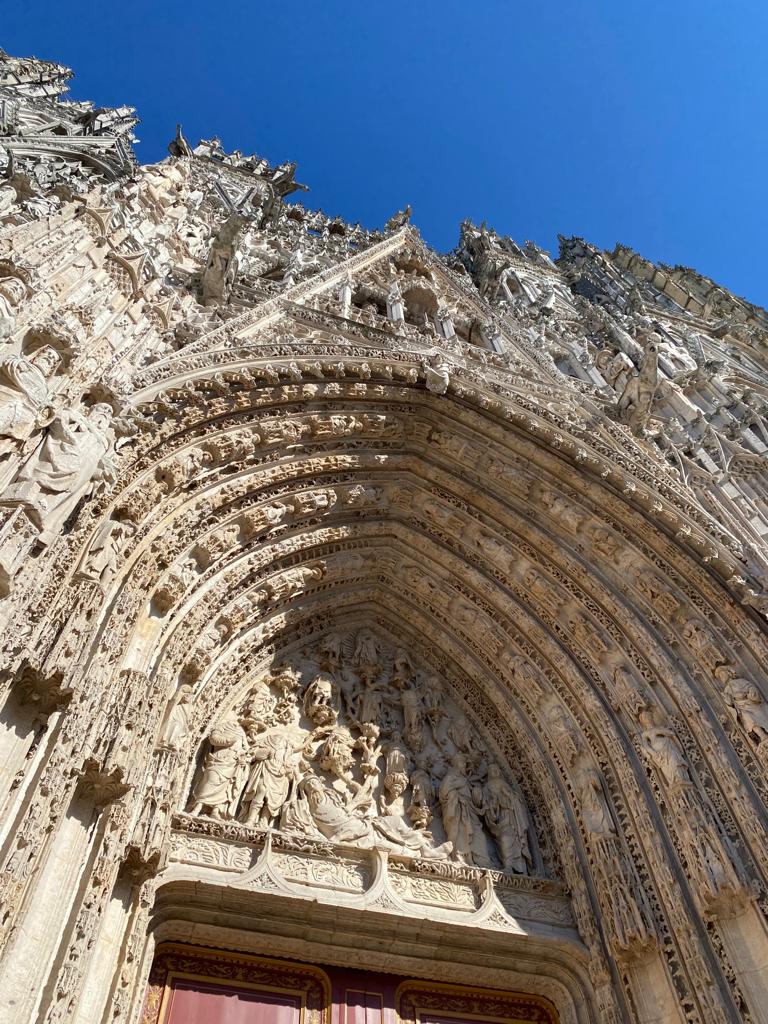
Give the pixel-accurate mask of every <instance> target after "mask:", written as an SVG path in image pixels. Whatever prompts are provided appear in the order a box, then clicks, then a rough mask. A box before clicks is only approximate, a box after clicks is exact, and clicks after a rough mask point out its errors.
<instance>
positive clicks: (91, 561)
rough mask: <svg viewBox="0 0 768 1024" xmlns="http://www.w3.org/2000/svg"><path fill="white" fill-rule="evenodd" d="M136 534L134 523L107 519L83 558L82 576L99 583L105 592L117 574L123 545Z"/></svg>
mask: <svg viewBox="0 0 768 1024" xmlns="http://www.w3.org/2000/svg"><path fill="white" fill-rule="evenodd" d="M134 533H136V526H135V524H134V523H130V522H127V521H126V520H124V519H107V520H106V521H105V522H104V523H102V525H101V527H100V529H99V531H98V533H97V534H96V536H95V537H94V539H93V542H92V544H91V546H90V548H89V549H88V552H87V554H86V555H85V557H84V558H83V561H82V563H81V566H80V568H79V570H78V574H79V575H80V576H83V577H85V578H86V579H89V580H93V581H94V582H96V583H98V584H99V586H100V587H101V589H102V590H105V589H106V588H107V587H108V586H109V584H110V583H111V582H112V580H113V578H114V576H115V573H116V572H117V562H118V557H119V555H120V551H121V549H122V546H123V543H124V542H125V541H126V540H127V539H128V538H129V537H132V536H133V535H134Z"/></svg>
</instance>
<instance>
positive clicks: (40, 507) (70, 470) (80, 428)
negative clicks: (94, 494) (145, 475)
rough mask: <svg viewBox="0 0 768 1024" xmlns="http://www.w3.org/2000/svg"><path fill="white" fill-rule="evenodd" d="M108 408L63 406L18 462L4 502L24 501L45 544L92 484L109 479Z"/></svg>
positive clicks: (110, 439)
mask: <svg viewBox="0 0 768 1024" xmlns="http://www.w3.org/2000/svg"><path fill="white" fill-rule="evenodd" d="M111 421H112V407H111V406H109V405H107V404H106V403H100V404H98V405H94V406H93V408H92V409H90V410H89V412H88V413H87V414H85V415H84V414H83V413H80V412H74V411H72V410H70V409H64V410H62V411H61V412H60V413H58V414H57V416H56V418H55V419H54V420H53V422H52V423H51V425H50V426H49V427H48V429H47V431H46V434H45V437H44V438H43V440H42V441H41V443H40V445H39V446H38V448H37V449H36V450H35V451H34V452H33V453H32V455H31V456H30V457H29V459H28V460H27V462H25V463H24V465H23V466H22V467H21V470H20V471H19V473H18V475H17V477H16V480H15V481H14V482H13V484H12V485H11V487H10V488H9V490H8V492H7V494H6V496H5V498H4V500H5V502H6V503H12V504H21V505H24V506H25V507H26V508H27V509H28V510H29V512H30V514H31V515H32V517H33V519H34V520H35V521H36V524H37V525H38V527H39V528H41V529H42V533H41V534H40V541H41V542H42V543H49V542H50V540H52V539H53V537H55V536H56V534H57V533H59V531H60V530H61V527H62V526H63V525H64V523H65V522H66V520H67V519H68V518H69V516H70V515H71V513H72V512H73V511H74V509H75V507H76V506H77V504H78V502H79V501H80V499H81V498H82V497H84V496H85V495H86V494H88V493H89V492H90V491H91V490H92V489H93V487H94V485H95V484H97V483H101V482H110V483H111V482H113V481H114V479H115V476H114V473H115V470H114V465H113V462H112V459H111V452H112V446H113V443H114V434H113V432H112V428H111Z"/></svg>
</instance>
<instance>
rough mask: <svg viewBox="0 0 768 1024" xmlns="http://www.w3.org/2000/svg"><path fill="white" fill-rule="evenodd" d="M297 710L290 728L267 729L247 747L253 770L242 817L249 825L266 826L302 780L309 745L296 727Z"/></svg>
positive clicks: (247, 786)
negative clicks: (301, 756) (302, 759)
mask: <svg viewBox="0 0 768 1024" xmlns="http://www.w3.org/2000/svg"><path fill="white" fill-rule="evenodd" d="M297 726H298V711H296V712H295V714H294V718H293V721H292V722H291V723H289V724H288V725H278V726H272V727H271V728H266V729H265V730H264V731H263V732H261V733H260V734H259V735H257V736H256V738H255V739H254V740H253V742H252V743H251V744H250V746H249V748H248V757H249V758H250V760H251V769H250V772H249V774H248V780H247V782H246V784H245V788H244V790H243V801H242V810H241V812H240V817H241V818H242V820H243V821H244V822H245V824H246V825H254V824H256V823H257V822H258V824H259V825H260V826H262V827H267V826H268V825H269V824H270V823H271V822H272V821H273V820H274V819H275V817H276V816H277V815H278V814H279V813H280V811H281V810H282V808H283V805H284V804H285V802H286V800H287V799H288V794H289V791H290V788H291V783H292V782H293V781H296V780H298V778H299V774H300V773H299V758H298V757H297V755H299V754H300V753H301V752H302V750H303V749H304V746H305V743H306V736H305V734H304V733H303V732H302V731H301V730H300V729H298V728H297Z"/></svg>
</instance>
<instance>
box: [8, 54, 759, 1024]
mask: <svg viewBox="0 0 768 1024" xmlns="http://www.w3.org/2000/svg"><path fill="white" fill-rule="evenodd" d="M0 69H2V72H3V73H2V75H1V76H0V111H1V112H2V116H3V118H4V119H5V123H4V124H3V126H2V127H3V133H2V139H1V141H0V175H4V178H3V180H2V183H0V349H2V351H0V622H2V626H3V629H2V646H1V647H0V701H1V704H0V814H1V815H2V820H1V821H0V900H1V901H2V914H0V980H2V984H0V994H1V995H2V1005H3V1019H4V1020H5V1019H8V1020H9V1021H13V1022H18V1024H31V1022H33V1021H35V1022H37V1021H39V1022H45V1024H54V1022H63V1021H70V1020H71V1021H77V1022H78V1024H104V1022H105V1021H112V1022H136V1021H138V1020H139V1018H140V1013H141V1006H142V1001H143V998H144V993H145V991H146V986H147V981H148V978H149V972H150V968H151V965H152V958H153V955H154V950H155V947H156V944H157V943H158V942H162V941H164V940H166V939H168V940H179V939H184V940H185V941H190V937H191V941H194V942H196V943H198V944H200V945H208V946H216V945H223V946H226V947H227V948H230V949H240V950H242V951H243V952H247V951H251V952H254V951H256V952H262V953H265V954H266V953H271V954H272V955H275V956H284V957H289V958H291V957H292V958H295V959H299V960H301V959H311V960H315V961H318V962H323V961H325V962H328V963H332V964H340V965H344V966H353V967H354V966H356V967H363V968H371V969H376V970H380V971H392V972H396V973H397V972H399V973H403V974H406V975H411V976H414V977H429V978H432V979H433V980H451V981H463V982H465V983H467V984H482V985H486V986H488V987H492V988H502V989H503V988H506V989H517V990H522V991H524V992H530V993H532V994H534V995H540V996H543V997H545V998H546V999H548V1000H549V1001H550V1002H551V1003H552V1004H553V1005H554V1006H556V1007H557V1010H558V1013H559V1014H560V1019H561V1021H563V1022H568V1024H570V1022H577V1021H578V1022H582V1021H583V1022H586V1021H601V1022H610V1024H619V1022H624V1021H635V1022H642V1024H651V1022H661V1021H663V1022H669V1024H715V1022H735V1021H738V1020H741V1019H745V1017H746V1015H748V1019H749V1020H751V1021H754V1022H757V1021H764V1020H766V1007H767V1006H768V967H767V966H766V965H768V932H767V931H766V920H767V917H766V915H768V841H767V838H768V837H767V834H766V832H767V829H768V710H766V709H767V708H768V703H767V702H768V691H767V689H766V686H767V685H768V684H766V679H765V666H766V664H768V642H767V639H766V618H767V617H768V583H767V581H768V543H767V542H766V535H768V506H767V505H766V497H767V496H768V486H767V485H766V475H765V465H766V461H765V460H766V457H768V406H767V405H766V402H765V400H764V398H763V397H762V394H763V393H764V391H765V389H766V384H767V383H768V368H767V366H766V351H767V350H766V341H767V340H768V315H767V314H766V313H765V311H764V310H762V309H759V308H758V307H756V306H754V305H752V304H750V303H748V302H746V301H744V300H742V299H739V298H737V297H736V296H733V295H731V294H730V293H728V292H726V291H725V290H723V289H721V288H719V287H717V286H716V285H715V284H714V283H713V282H711V281H709V280H708V279H706V278H704V277H702V276H701V275H699V274H697V273H695V272H694V271H691V270H688V269H686V268H670V267H664V266H655V265H653V264H650V263H648V262H646V261H644V260H643V259H642V258H641V257H639V256H637V255H636V254H635V253H633V252H631V250H628V249H626V248H624V247H621V246H619V247H617V249H616V250H615V251H614V252H613V253H604V252H600V251H599V250H597V249H595V248H594V247H592V246H590V245H589V244H588V243H586V242H584V241H582V240H580V239H562V241H561V251H560V255H559V256H558V258H557V259H556V260H553V259H551V258H550V257H549V255H548V254H547V253H545V252H544V251H543V250H541V249H539V248H538V247H537V246H535V245H534V244H533V243H531V242H526V243H525V245H524V246H520V245H518V244H516V243H515V242H514V241H512V239H510V238H507V237H502V236H500V235H498V234H497V233H496V232H495V231H493V230H492V229H491V228H489V227H488V226H487V225H485V224H483V225H481V226H480V227H476V226H475V225H473V224H471V223H470V222H468V221H467V222H465V223H464V224H463V225H462V226H461V235H460V240H459V245H458V247H457V248H456V250H455V251H454V252H452V253H450V254H448V255H440V254H437V253H435V252H432V251H431V250H429V249H428V248H427V247H426V246H425V245H424V244H423V242H422V241H421V240H420V238H419V236H418V233H417V231H416V230H415V228H413V227H412V226H411V225H410V215H411V211H410V207H406V209H405V210H404V211H402V212H399V213H397V214H395V215H394V216H393V217H392V218H391V219H390V220H389V221H388V222H387V224H386V225H385V227H384V230H382V231H369V230H366V229H363V228H361V227H360V226H359V225H352V224H348V223H345V222H343V221H341V220H339V219H332V218H329V217H327V216H325V215H324V214H321V213H317V212H314V211H312V210H310V209H308V208H306V207H305V206H304V205H301V204H287V203H285V202H284V199H285V197H286V196H288V195H290V194H292V193H294V192H295V191H296V190H297V189H302V188H303V187H304V186H300V185H298V184H297V183H296V181H295V166H294V165H291V164H286V165H283V166H280V167H271V166H270V165H269V164H268V163H267V161H265V160H263V159H261V158H260V157H257V156H244V155H243V154H241V153H238V152H236V153H234V154H227V153H225V152H224V151H223V150H222V148H221V146H220V144H219V143H218V142H217V141H216V140H212V141H210V142H202V143H200V144H199V145H198V146H197V147H195V148H193V147H192V146H191V145H190V144H189V142H187V140H186V139H185V138H184V135H183V133H182V132H181V129H180V128H179V129H178V130H177V133H176V137H175V139H174V140H173V142H172V143H171V145H170V147H169V152H170V156H169V158H168V159H167V160H165V161H162V162H161V163H159V164H157V165H155V166H152V167H139V166H138V165H137V164H136V161H135V159H134V157H133V153H132V149H131V128H132V126H133V124H134V118H133V114H132V111H131V110H130V109H129V108H118V109H116V110H105V109H102V108H94V107H92V106H91V105H90V104H84V103H72V102H67V103H64V102H62V101H61V95H62V93H63V91H64V89H65V83H66V80H67V78H68V76H69V74H70V73H69V72H68V71H67V69H66V68H62V67H61V66H59V65H56V64H50V63H47V62H43V61H37V60H34V59H29V60H17V59H16V58H11V57H8V56H7V55H5V54H2V53H0ZM41 124H45V125H55V126H56V130H55V131H54V130H53V129H51V128H45V129H44V130H38V129H39V127H40V125H41ZM33 128H34V130H32V129H33Z"/></svg>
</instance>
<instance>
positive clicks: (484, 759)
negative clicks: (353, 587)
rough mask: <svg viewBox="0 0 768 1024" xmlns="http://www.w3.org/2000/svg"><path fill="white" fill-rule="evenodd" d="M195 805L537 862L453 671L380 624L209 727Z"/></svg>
mask: <svg viewBox="0 0 768 1024" xmlns="http://www.w3.org/2000/svg"><path fill="white" fill-rule="evenodd" d="M286 680H289V681H290V683H291V685H290V686H288V685H286ZM170 729H171V723H169V730H170ZM189 812H190V813H192V814H195V815H199V814H208V815H210V816H212V817H214V818H220V819H232V818H235V819H237V820H239V821H242V822H244V823H245V824H246V825H254V826H258V827H262V828H265V827H272V828H276V829H279V830H281V831H284V832H289V833H300V834H304V835H307V836H309V837H313V838H322V839H326V840H331V841H332V842H337V843H344V844H348V845H352V846H357V847H361V848H369V847H371V846H380V847H383V848H385V849H388V850H390V851H392V852H396V853H399V854H402V855H406V856H417V857H420V858H423V859H439V860H445V859H452V860H454V861H458V862H460V863H464V864H468V865H473V866H475V867H481V868H496V869H499V868H500V869H502V870H504V871H508V872H511V873H516V874H529V873H531V872H532V871H533V869H534V855H533V851H532V830H531V827H530V820H529V816H528V811H527V809H526V807H525V803H524V801H523V799H522V796H521V794H520V792H519V790H518V788H517V786H516V784H515V783H514V782H513V781H512V780H511V779H509V778H508V777H506V775H505V773H504V772H503V771H502V768H501V766H500V765H499V764H498V762H497V761H495V760H494V759H493V757H492V755H491V753H490V752H489V751H488V750H487V749H486V748H485V746H484V745H483V744H482V743H481V742H480V741H479V740H478V737H477V736H476V735H475V733H474V728H473V726H472V725H471V724H470V723H469V722H468V720H467V719H466V718H465V716H464V715H463V714H462V713H461V712H460V711H459V710H458V708H457V707H456V706H455V704H454V703H453V701H452V700H451V699H450V697H449V696H448V694H447V692H446V690H445V688H444V687H443V685H442V683H441V681H440V680H439V679H438V678H437V677H435V676H433V675H432V676H427V675H426V674H425V673H423V672H421V671H420V670H418V669H416V668H415V667H414V665H413V662H412V661H411V659H410V657H409V656H408V654H407V653H406V652H404V651H402V650H396V649H391V648H390V647H389V645H387V644H385V643H384V642H383V641H381V640H380V639H379V638H378V637H377V636H376V634H375V633H374V632H372V631H371V630H369V629H359V630H357V631H356V632H353V633H350V634H347V635H339V634H329V635H328V636H326V637H325V638H324V640H323V641H322V642H321V643H320V644H319V645H318V646H317V647H316V649H314V650H312V651H310V652H309V653H308V654H307V656H306V657H305V658H303V659H301V660H300V661H297V663H296V664H295V665H291V666H286V665H282V666H279V667H278V668H277V669H276V670H274V671H272V672H270V673H268V674H267V675H264V676H262V677H260V678H258V679H257V680H256V681H255V682H254V683H253V685H252V687H251V689H250V690H249V692H248V694H247V695H246V696H245V697H244V698H243V699H242V700H241V702H240V704H239V705H238V706H237V707H236V708H235V709H234V710H232V711H229V712H227V713H226V714H225V715H224V716H222V717H221V718H220V719H218V721H216V722H215V723H214V724H213V726H212V727H211V728H210V730H209V732H208V735H207V738H206V741H205V745H204V752H203V758H202V762H201V765H200V768H199V769H198V772H197V775H196V778H195V780H194V783H193V787H192V796H191V800H190V803H189Z"/></svg>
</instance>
